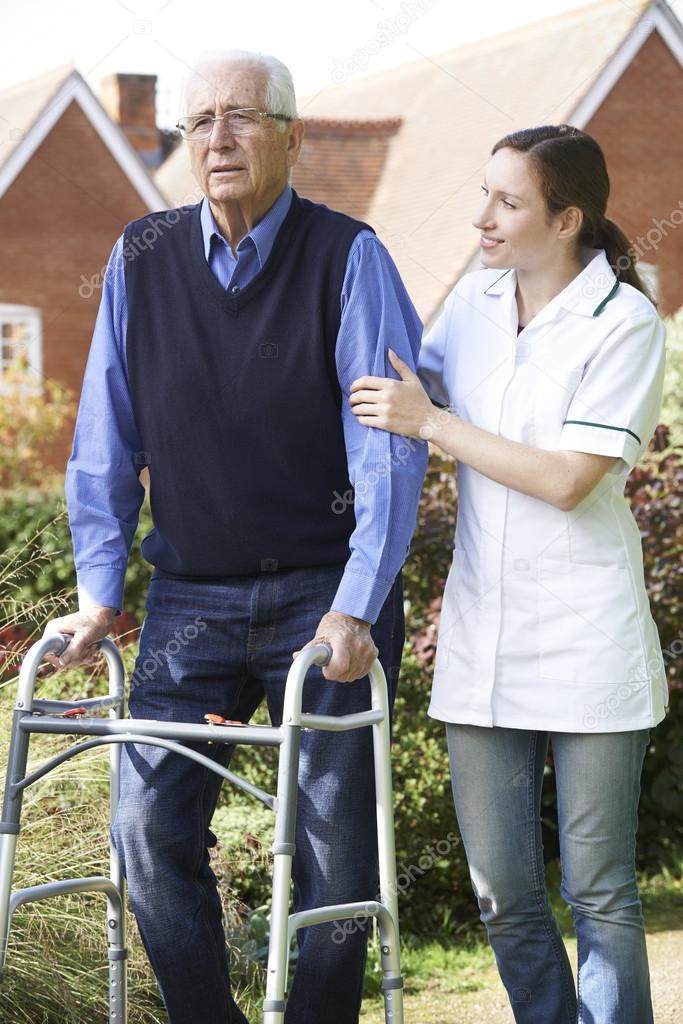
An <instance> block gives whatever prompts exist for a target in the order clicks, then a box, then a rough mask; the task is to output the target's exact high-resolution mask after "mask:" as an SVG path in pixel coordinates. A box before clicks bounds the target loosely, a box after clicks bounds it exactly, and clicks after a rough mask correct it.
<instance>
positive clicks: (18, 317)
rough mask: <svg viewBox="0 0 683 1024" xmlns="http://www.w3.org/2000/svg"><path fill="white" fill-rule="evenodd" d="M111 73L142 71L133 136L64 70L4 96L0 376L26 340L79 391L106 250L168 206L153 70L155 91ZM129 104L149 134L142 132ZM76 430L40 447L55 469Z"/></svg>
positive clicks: (47, 368)
mask: <svg viewBox="0 0 683 1024" xmlns="http://www.w3.org/2000/svg"><path fill="white" fill-rule="evenodd" d="M116 77H117V78H134V79H136V80H138V79H140V78H145V79H148V81H147V82H146V83H140V82H139V81H137V83H133V84H134V85H137V101H138V102H137V106H136V104H135V103H133V104H132V105H129V107H130V109H127V108H126V106H125V104H119V110H120V112H121V113H122V114H123V117H124V118H128V119H129V120H130V121H131V122H132V123H131V125H130V127H131V131H130V134H128V133H127V132H125V131H124V130H123V129H122V127H119V125H118V124H117V123H116V121H115V120H113V119H112V117H111V116H110V115H109V114H108V113H107V112H106V110H105V109H104V107H103V106H102V104H101V103H100V102H99V101H98V100H97V99H96V97H95V96H94V94H93V93H92V91H91V90H90V88H89V86H88V85H87V84H86V82H85V81H84V80H83V78H82V77H81V76H80V75H79V74H78V72H77V71H75V70H73V69H71V68H62V69H60V70H58V71H56V72H52V73H50V74H48V75H43V76H41V77H40V78H38V79H35V80H33V81H31V82H28V83H25V84H23V85H21V86H19V87H17V88H14V89H12V90H9V91H7V92H3V93H1V94H0V238H2V245H0V338H1V340H2V348H1V349H0V359H1V361H2V366H0V381H1V377H2V367H4V366H6V365H7V364H8V363H9V362H11V360H12V358H13V357H14V354H15V352H16V351H17V348H18V347H21V348H23V349H24V350H25V351H26V352H27V354H28V357H29V360H30V363H31V367H32V369H33V371H34V372H35V375H36V378H37V379H38V380H39V381H40V380H41V379H43V378H45V377H50V378H57V379H59V380H61V381H62V382H63V383H65V384H66V385H68V386H69V387H70V388H72V389H73V390H74V391H75V392H76V393H78V391H79V390H80V386H81V381H82V377H83V370H84V367H85V360H86V356H87V352H88V348H89V345H90V339H91V337H92V329H93V324H94V322H95V317H96V314H97V308H98V304H99V298H100V287H101V281H102V269H103V267H104V266H105V265H106V262H107V259H108V256H109V253H110V251H111V247H112V245H113V243H114V241H115V239H116V238H117V237H118V235H119V234H120V233H121V229H122V226H123V225H124V224H125V223H126V221H129V220H131V219H133V218H135V217H141V216H143V215H144V214H145V213H148V212H149V211H150V210H158V209H162V208H163V207H164V206H165V205H166V202H165V199H164V198H163V197H162V196H161V194H160V193H159V191H158V189H157V187H156V185H155V184H154V182H153V180H152V178H151V177H150V174H149V172H148V169H147V167H148V166H153V165H154V163H155V162H158V159H159V157H160V156H161V154H162V152H163V148H164V147H163V141H164V140H163V137H162V138H160V135H159V132H158V131H157V130H156V126H155V119H154V88H153V83H154V78H153V77H152V79H151V93H150V81H149V76H116ZM117 84H118V83H117V82H115V81H114V82H110V83H109V102H110V104H111V105H112V106H113V105H114V104H115V102H116V97H117ZM143 85H146V89H145V88H142V86H143ZM150 96H151V108H150ZM133 98H134V99H135V97H133ZM136 109H137V110H138V111H139V112H141V114H142V119H143V120H144V118H146V119H147V124H148V127H149V126H150V125H151V128H152V129H153V132H152V133H150V132H149V131H144V130H140V129H141V127H142V125H141V119H140V118H139V117H138V118H137V120H136V118H135V116H134V115H135V111H136ZM150 110H151V114H150ZM125 123H126V122H125V120H124V124H125ZM71 435H72V429H71V428H69V429H68V430H66V431H65V434H64V437H62V438H59V439H56V441H55V443H54V445H52V446H51V447H50V449H49V451H48V452H46V455H47V456H48V458H49V461H50V462H51V463H53V464H54V465H55V467H57V468H61V467H63V466H64V465H65V464H66V459H67V458H68V454H69V450H70V441H71Z"/></svg>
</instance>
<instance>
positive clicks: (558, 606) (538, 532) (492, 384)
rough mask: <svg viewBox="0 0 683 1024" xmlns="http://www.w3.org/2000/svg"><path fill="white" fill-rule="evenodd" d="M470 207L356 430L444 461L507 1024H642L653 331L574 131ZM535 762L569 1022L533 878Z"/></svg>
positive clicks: (457, 720) (368, 388)
mask: <svg viewBox="0 0 683 1024" xmlns="http://www.w3.org/2000/svg"><path fill="white" fill-rule="evenodd" d="M482 187H483V193H484V194H483V198H482V204H481V208H480V210H479V212H478V215H477V218H476V220H475V221H474V225H475V227H476V228H477V229H478V230H479V232H480V235H481V242H480V244H481V258H482V263H483V266H484V269H483V270H480V271H476V272H475V273H471V274H466V275H465V276H464V277H463V278H462V279H461V280H460V281H459V282H458V284H457V285H456V286H455V288H454V289H453V291H452V292H451V294H450V295H449V297H448V298H447V299H446V302H445V305H444V308H443V311H442V313H441V315H440V317H439V318H438V320H437V321H436V323H435V324H434V327H433V328H432V330H431V331H430V332H429V334H428V336H427V338H426V340H425V342H424V345H423V351H422V355H421V359H420V366H419V372H418V376H415V374H413V373H411V372H410V370H409V368H408V367H407V366H406V365H405V364H404V363H403V362H402V361H401V360H400V359H398V358H397V357H395V356H394V354H393V353H391V354H390V359H391V363H392V366H393V368H394V369H395V370H396V371H397V373H398V375H399V376H400V378H401V379H400V380H395V379H385V378H377V377H364V378H361V379H360V380H358V381H356V382H355V383H354V385H353V387H352V394H351V398H350V401H351V404H352V406H353V410H354V413H355V414H356V415H357V417H358V418H359V420H360V422H361V423H364V424H365V425H367V426H369V427H379V428H380V429H382V430H390V431H393V432H396V433H399V434H404V435H406V436H407V437H422V438H425V437H427V438H430V439H431V440H432V441H433V442H434V444H436V445H438V446H439V447H440V448H442V449H443V450H444V451H445V452H448V453H449V454H451V455H453V456H455V458H456V460H457V480H458V522H457V533H456V543H455V551H454V557H453V565H452V568H451V571H450V573H449V576H448V581H447V583H446V589H445V593H444V598H443V609H442V615H441V628H440V635H439V642H438V649H437V657H436V670H435V677H434V686H433V691H432V700H431V705H430V709H429V713H430V714H431V715H432V716H433V717H434V718H437V719H441V720H443V721H444V722H445V723H446V731H447V737H448V749H449V755H450V762H451V773H452V781H453V795H454V799H455V808H456V813H457V818H458V823H459V826H460V832H461V835H462V838H463V842H464V847H465V851H466V854H467V859H468V864H469V870H470V877H471V880H472V886H473V889H474V892H475V895H476V897H477V900H478V903H479V908H480V911H481V919H482V921H483V922H484V923H485V925H486V929H487V932H488V936H489V940H490V942H491V945H492V947H493V950H494V953H495V956H496V960H497V963H498V969H499V971H500V975H501V978H502V980H503V983H504V985H505V987H506V989H507V992H508V995H509V998H510V1003H511V1005H512V1009H513V1012H514V1017H515V1020H516V1021H518V1022H520V1024H522V1022H523V1024H574V1022H576V1021H577V1019H578V1021H580V1022H581V1024H589V1022H590V1024H651V1022H652V1019H653V1018H652V1005H651V999H650V983H649V972H648V963H647V953H646V947H645V934H644V927H643V917H642V911H641V904H640V900H639V897H638V890H637V884H636V874H635V863H634V861H635V857H634V849H635V835H636V829H637V809H638V799H639V794H640V774H641V769H642V763H643V758H644V754H645V750H646V748H647V745H648V741H649V736H650V728H651V727H652V726H655V725H656V724H657V723H658V722H659V721H661V719H662V718H663V717H664V715H665V713H666V708H667V686H666V676H665V672H664V665H663V661H662V655H661V649H660V645H659V639H658V636H657V630H656V627H655V625H654V622H653V620H652V617H651V614H650V609H649V605H648V599H647V595H646V591H645V584H644V578H643V562H642V551H641V545H640V536H639V533H638V529H637V526H636V523H635V521H634V519H633V517H632V515H631V512H630V509H629V507H628V504H627V503H626V500H625V498H624V494H623V491H624V483H625V480H626V477H627V475H628V473H629V471H630V470H631V468H632V467H633V466H634V464H635V463H636V462H637V460H638V459H639V457H640V456H641V454H642V453H643V451H644V450H645V448H646V446H647V444H648V441H649V439H650V437H651V435H652V433H653V431H654V428H655V426H656V424H657V417H658V413H659V407H660V400H661V391H662V376H663V358H664V327H663V324H662V321H661V320H660V318H659V316H658V315H657V312H656V310H655V308H654V306H653V305H652V303H651V302H650V300H649V298H648V297H647V293H646V289H645V287H644V286H643V283H642V282H641V280H640V278H639V277H638V274H637V273H636V270H635V268H634V266H633V260H632V258H631V253H630V251H629V243H628V240H627V239H626V237H625V236H624V234H623V233H622V231H621V230H620V229H619V228H618V227H617V226H616V225H615V224H614V223H613V222H612V221H610V220H608V219H606V217H605V208H606V205H607V197H608V194H609V179H608V176H607V171H606V168H605V161H604V157H603V154H602V152H601V150H600V147H599V146H598V144H597V143H596V142H595V140H594V139H592V138H591V137H590V136H588V135H586V134H585V133H583V132H581V131H579V130H577V129H575V128H572V127H570V126H568V125H560V126H559V127H554V126H551V127H542V128H534V129H530V130H528V131H520V132H515V133H514V134H512V135H509V136H507V137H506V138H504V139H501V140H500V142H498V143H497V144H496V146H495V147H494V149H493V152H492V156H491V159H490V161H489V163H488V165H487V168H486V173H485V178H484V184H483V186H482ZM425 389H426V390H425ZM430 399H433V400H434V402H435V403H437V404H440V405H442V406H447V409H442V410H441V411H438V410H437V409H435V406H434V405H433V404H432V401H431V400H430ZM549 741H550V742H552V749H553V757H554V765H555V776H556V781H557V804H558V816H559V830H560V849H561V861H562V895H563V897H564V899H565V900H566V901H567V902H568V903H569V904H570V906H571V909H572V913H573V918H574V923H575V928H576V935H577V943H578V981H579V983H578V1001H577V993H576V989H575V985H574V980H573V976H572V971H571V967H570V963H569V960H568V957H567V954H566V951H565V947H564V944H563V942H562V939H561V936H560V932H559V930H558V926H557V923H556V921H555V919H554V917H553V914H552V912H551V910H550V906H549V904H548V897H547V893H546V888H545V879H544V871H543V849H542V842H541V823H540V806H541V785H542V781H543V773H544V765H545V761H546V756H547V751H548V743H549Z"/></svg>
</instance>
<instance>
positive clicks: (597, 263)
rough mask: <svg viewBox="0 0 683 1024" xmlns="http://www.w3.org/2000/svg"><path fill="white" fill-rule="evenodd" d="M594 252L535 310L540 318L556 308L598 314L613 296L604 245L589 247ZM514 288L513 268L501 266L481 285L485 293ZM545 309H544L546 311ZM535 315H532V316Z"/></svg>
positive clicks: (504, 292) (613, 280) (612, 276)
mask: <svg viewBox="0 0 683 1024" xmlns="http://www.w3.org/2000/svg"><path fill="white" fill-rule="evenodd" d="M591 252H592V253H594V255H593V258H592V259H591V261H590V263H589V264H588V265H587V266H586V267H584V269H583V270H582V271H581V273H580V274H578V275H577V276H576V277H575V278H574V280H573V281H570V282H569V284H568V285H567V286H566V288H563V289H562V291H561V292H560V293H559V295H556V296H555V298H554V299H551V301H550V302H549V303H548V304H547V306H546V307H545V308H544V309H542V310H541V312H540V313H539V314H538V316H539V317H543V319H544V320H546V319H548V314H551V315H553V314H555V313H556V312H557V311H558V310H559V309H565V310H567V311H568V312H570V313H578V314H579V315H580V316H588V317H594V316H599V315H600V313H601V312H602V310H603V309H604V308H605V306H606V305H607V303H608V302H609V301H610V300H611V299H612V298H614V296H615V295H616V293H617V289H618V287H619V282H618V281H617V278H616V275H615V273H614V271H613V270H612V267H611V266H610V264H609V261H608V259H607V255H606V253H605V250H604V249H592V250H591ZM516 290H517V272H516V271H515V270H514V269H513V270H504V271H501V272H500V274H499V275H498V276H497V277H496V278H494V280H493V282H492V283H491V284H490V285H488V287H487V288H485V289H484V294H485V295H491V296H494V295H504V296H505V295H506V296H508V297H509V298H511V297H514V294H515V292H516ZM546 311H547V313H546ZM535 319H536V318H535Z"/></svg>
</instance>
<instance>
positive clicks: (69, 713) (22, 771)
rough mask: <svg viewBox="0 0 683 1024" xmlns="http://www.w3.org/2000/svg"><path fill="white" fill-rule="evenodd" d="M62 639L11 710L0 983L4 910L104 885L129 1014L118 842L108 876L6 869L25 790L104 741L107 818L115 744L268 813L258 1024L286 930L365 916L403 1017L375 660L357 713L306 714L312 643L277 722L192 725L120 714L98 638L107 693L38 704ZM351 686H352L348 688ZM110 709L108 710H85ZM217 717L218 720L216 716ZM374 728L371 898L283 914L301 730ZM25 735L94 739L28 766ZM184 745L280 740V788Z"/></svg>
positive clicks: (25, 673) (113, 974)
mask: <svg viewBox="0 0 683 1024" xmlns="http://www.w3.org/2000/svg"><path fill="white" fill-rule="evenodd" d="M70 641H71V637H70V636H67V635H66V634H63V633H54V634H52V635H50V636H46V637H43V638H42V639H41V640H39V641H38V642H37V643H35V644H34V645H33V646H32V647H31V648H30V650H29V651H28V652H27V654H26V656H25V658H24V660H23V663H22V666H21V672H20V675H19V686H18V692H17V699H16V703H15V706H14V713H13V718H12V729H11V739H10V747H9V755H8V764H7V775H6V779H5V790H4V800H3V807H2V818H1V820H0V980H1V978H2V973H3V971H4V968H5V961H6V957H7V946H8V939H9V931H10V926H11V923H12V915H13V914H14V912H15V910H16V909H17V908H18V907H20V906H22V905H23V904H24V903H29V902H32V901H35V900H43V899H47V898H49V897H51V896H61V895H64V894H66V893H77V892H102V893H104V894H105V895H106V898H107V919H106V929H107V941H108V958H109V1022H110V1024H126V1021H127V1019H128V1007H127V1002H128V1000H127V979H126V957H127V952H126V941H125V880H124V877H123V872H122V869H121V866H120V864H119V861H118V857H117V854H116V849H115V847H114V845H113V843H112V841H111V836H110V837H109V857H110V872H109V877H107V876H93V877H90V878H72V879H64V880H61V881H56V882H48V883H45V884H42V885H34V886H30V887H29V888H26V889H18V890H17V891H16V892H12V876H13V872H14V859H15V852H16V846H17V840H18V837H19V832H20V820H21V806H22V799H23V795H24V792H25V790H27V789H28V787H29V786H32V785H33V784H34V783H35V782H37V781H38V780H39V779H42V778H43V777H44V776H46V775H47V774H48V773H49V772H51V771H52V770H53V769H55V768H57V767H58V766H59V765H61V764H63V763H64V762H65V761H67V760H69V759H70V758H71V757H74V756H75V755H77V754H79V753H82V752H83V751H85V750H90V749H92V748H93V747H98V746H104V745H108V746H109V771H110V809H111V815H112V819H113V816H114V813H115V811H116V806H117V803H118V798H119V767H120V760H121V744H122V743H131V742H134V743H139V744H148V745H151V746H157V747H163V748H165V749H166V750H170V751H173V752H175V753H178V754H181V755H183V756H185V757H189V758H190V759H192V760H193V761H197V762H198V763H199V764H201V765H204V766H205V767H206V768H208V769H210V770H211V771H213V772H216V774H217V775H220V776H221V777H222V778H224V779H227V780H228V781H229V782H231V783H232V784H233V785H236V786H238V787H239V788H240V789H243V790H244V791H245V792H247V793H249V794H250V795H251V796H253V797H255V798H256V799H257V800H261V801H262V802H263V803H264V804H265V805H266V806H267V807H269V808H270V809H271V810H272V811H274V813H275V838H274V842H273V884H272V911H271V919H270V941H269V948H268V962H267V969H266V993H265V1000H264V1003H263V1024H283V1022H284V1015H285V1006H286V990H287V971H288V962H289V949H290V945H291V941H292V937H293V936H294V934H295V932H296V931H297V929H299V928H303V927H306V926H308V925H314V924H322V923H324V922H331V921H338V920H348V919H360V920H365V919H367V918H369V917H372V918H375V920H376V921H377V925H378V929H379V936H380V951H381V966H382V971H383V981H382V990H383V995H384V1014H385V1021H386V1022H387V1024H403V979H402V977H401V971H400V954H399V934H398V900H397V886H396V853H395V846H394V822H393V809H392V790H391V759H390V746H389V704H388V697H387V685H386V679H385V676H384V672H383V670H382V667H381V665H380V663H379V661H375V663H374V665H373V666H372V669H371V670H370V673H369V675H370V685H371V708H369V709H368V710H367V711H362V712H357V713H355V714H349V715H340V716H331V715H314V714H304V713H302V710H301V700H302V690H303V685H304V681H305V678H306V674H307V673H308V671H309V669H310V668H311V666H312V665H326V664H327V663H328V662H329V660H330V658H331V656H332V649H331V647H330V646H329V645H328V644H318V645H316V646H314V647H309V648H306V649H304V650H303V651H301V652H300V653H299V654H298V655H297V657H296V658H295V659H294V661H293V663H292V667H291V668H290V670H289V673H288V676H287V682H286V689H285V698H284V710H283V717H282V725H280V726H277V727H275V726H264V725H247V726H242V725H236V724H227V725H223V724H221V725H218V726H217V725H212V724H207V725H193V724H185V723H181V722H158V721H153V720H147V719H130V718H125V678H124V668H123V661H122V659H121V655H120V653H119V651H118V648H117V647H116V644H115V643H114V642H113V641H112V640H111V639H109V638H108V637H107V638H105V639H104V640H101V641H100V642H99V643H97V644H96V645H95V647H96V648H98V649H99V650H100V651H101V652H102V654H103V655H104V657H105V660H106V662H107V666H108V670H109V694H108V696H104V697H93V698H89V699H87V700H80V701H76V700H41V699H39V698H36V697H35V696H34V690H35V683H36V675H37V672H38V669H39V667H40V663H41V661H42V660H43V658H44V657H45V655H46V654H48V653H49V652H53V653H54V654H56V655H60V654H62V653H63V651H64V650H65V649H66V647H67V646H68V644H69V642H70ZM349 685H353V684H349ZM104 711H107V712H108V718H105V717H99V716H98V715H97V714H95V715H92V713H93V712H104ZM213 717H215V718H218V716H213ZM366 727H372V735H373V748H374V768H375V791H376V812H377V844H378V856H379V899H374V900H366V901H363V902H356V903H341V904H336V905H334V906H328V907H317V908H313V909H310V910H302V911H299V912H298V913H290V881H291V874H292V858H293V855H294V848H295V847H294V841H295V822H296V803H297V783H298V775H299V748H300V741H301V732H302V730H309V729H320V730H322V731H327V732H344V731H347V730H351V729H360V728H366ZM33 733H51V734H54V733H59V734H66V735H75V736H84V737H91V738H90V739H85V740H84V741H82V742H78V743H75V744H74V745H73V746H71V747H69V748H68V749H67V750H65V751H63V752H62V753H60V754H57V755H56V756H54V757H50V758H48V759H47V760H46V761H45V762H44V763H43V764H42V765H41V766H40V767H39V768H36V769H35V770H34V771H31V772H30V773H29V774H28V775H27V774H26V766H27V762H28V754H29V741H30V738H31V735H32V734H33ZM183 741H188V742H196V741H205V742H206V741H209V742H211V743H231V744H238V743H239V744H246V745H255V746H263V747H278V748H279V762H278V777H277V795H276V796H273V795H271V794H270V793H266V792H265V791H264V790H262V789H260V788H259V787H258V786H255V785H253V784H252V783H250V782H248V781H247V780H246V779H243V778H241V777H240V776H239V775H237V774H235V773H234V772H232V771H230V770H229V769H228V768H224V767H223V766H222V765H219V764H217V763H216V762H215V761H213V760H212V759H211V758H209V757H207V756H205V755H204V754H202V753H199V752H198V751H196V750H194V749H193V748H191V747H187V746H184V745H183Z"/></svg>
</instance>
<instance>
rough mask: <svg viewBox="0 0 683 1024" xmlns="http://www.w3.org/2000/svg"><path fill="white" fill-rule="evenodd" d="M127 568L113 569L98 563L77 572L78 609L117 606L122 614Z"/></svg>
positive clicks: (82, 610)
mask: <svg viewBox="0 0 683 1024" xmlns="http://www.w3.org/2000/svg"><path fill="white" fill-rule="evenodd" d="M125 575H126V571H125V569H112V568H110V567H109V566H106V565H96V566H93V568H91V569H81V570H80V572H77V573H76V577H77V581H78V610H79V611H81V612H85V611H87V610H88V609H89V608H93V607H94V606H95V605H104V606H105V607H108V608H115V609H116V614H117V615H120V614H121V609H122V608H123V585H124V580H125Z"/></svg>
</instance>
